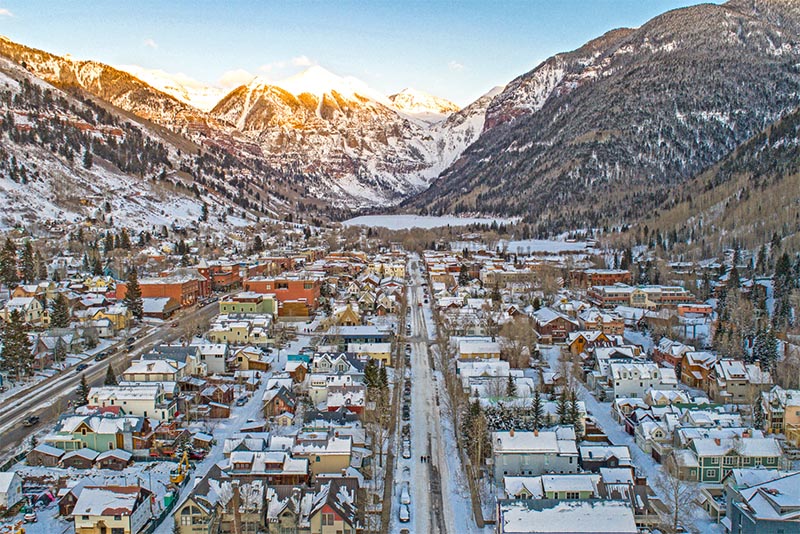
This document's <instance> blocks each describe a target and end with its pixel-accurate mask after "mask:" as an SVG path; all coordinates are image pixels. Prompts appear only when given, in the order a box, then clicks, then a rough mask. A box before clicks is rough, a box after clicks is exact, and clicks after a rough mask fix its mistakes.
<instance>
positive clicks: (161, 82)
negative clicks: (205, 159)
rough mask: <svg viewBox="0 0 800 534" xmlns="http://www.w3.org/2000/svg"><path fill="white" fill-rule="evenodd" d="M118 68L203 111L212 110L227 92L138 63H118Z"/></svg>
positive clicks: (183, 76) (180, 75)
mask: <svg viewBox="0 0 800 534" xmlns="http://www.w3.org/2000/svg"><path fill="white" fill-rule="evenodd" d="M116 68H117V69H119V70H121V71H124V72H127V73H128V74H131V75H132V76H135V77H136V78H139V79H140V80H142V81H143V82H145V83H147V84H148V85H150V86H151V87H154V88H156V89H158V90H159V91H161V92H162V93H166V94H168V95H170V96H172V97H174V98H176V99H177V100H180V101H181V102H183V103H184V104H189V105H190V106H193V107H195V108H197V109H199V110H201V111H211V109H213V108H214V106H216V105H217V102H219V101H220V100H221V99H222V97H223V96H225V92H226V91H225V90H224V89H222V88H221V87H214V86H211V85H206V84H204V83H202V82H199V81H197V80H195V79H193V78H190V77H189V76H186V75H185V74H181V73H178V74H170V73H168V72H165V71H163V70H159V69H146V68H144V67H139V66H138V65H117V66H116Z"/></svg>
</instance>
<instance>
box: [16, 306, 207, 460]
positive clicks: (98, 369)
mask: <svg viewBox="0 0 800 534" xmlns="http://www.w3.org/2000/svg"><path fill="white" fill-rule="evenodd" d="M218 310H219V304H218V303H217V302H212V303H210V304H208V305H206V306H203V307H197V308H194V309H190V310H188V311H186V312H184V313H182V314H181V315H180V316H178V317H176V318H175V319H174V320H173V321H171V322H174V321H177V322H178V323H179V325H180V323H182V322H184V321H194V320H197V319H199V320H201V321H205V320H209V319H211V318H212V317H214V315H216V313H217V311H218ZM181 330H182V329H181V328H172V327H171V326H170V324H167V323H165V324H164V326H162V327H159V328H156V329H152V330H151V331H150V332H148V333H147V334H146V335H145V336H143V337H142V338H140V339H138V340H137V341H136V343H135V344H134V345H133V349H132V350H131V351H130V352H128V351H127V350H126V349H125V348H124V346H123V347H121V350H120V347H114V349H111V350H115V349H116V352H114V353H113V354H111V355H110V356H108V357H107V358H106V359H104V360H102V361H100V362H95V361H94V359H88V360H87V361H86V363H88V364H89V368H88V369H86V370H85V371H83V373H76V372H75V371H73V370H67V371H65V372H63V373H61V374H59V375H58V376H56V377H54V378H52V379H48V380H45V381H43V382H40V383H39V384H37V385H36V386H35V387H34V388H32V389H30V390H28V391H26V393H25V395H24V396H22V397H20V398H12V399H5V400H4V401H3V402H2V403H0V458H6V457H7V456H10V455H11V453H12V451H14V450H15V449H16V448H17V447H18V446H19V445H20V444H22V443H23V442H24V441H25V440H26V439H28V438H29V437H30V436H31V435H33V434H34V433H36V432H37V431H38V430H39V429H41V428H43V427H45V426H49V425H51V424H52V423H53V421H55V420H56V419H58V416H59V415H61V414H62V413H64V412H66V411H67V408H68V402H69V401H74V400H75V398H76V391H77V389H78V385H79V384H80V380H81V374H84V375H85V376H86V381H87V382H88V383H89V385H90V386H96V385H100V384H102V383H103V380H104V379H105V376H106V370H107V368H108V364H109V363H111V365H112V366H113V367H114V369H115V370H116V372H117V373H121V372H122V371H123V370H125V369H126V368H127V367H128V364H129V363H130V361H131V360H132V359H134V358H135V357H138V356H139V355H140V354H142V353H143V352H145V351H146V350H149V349H150V348H151V347H152V346H153V345H156V344H159V343H168V342H170V341H172V340H174V339H176V338H178V337H179V336H180V333H181ZM29 415H38V416H39V417H40V419H41V420H40V422H39V423H38V424H37V425H35V426H33V427H25V426H22V420H23V419H25V418H26V417H27V416H29Z"/></svg>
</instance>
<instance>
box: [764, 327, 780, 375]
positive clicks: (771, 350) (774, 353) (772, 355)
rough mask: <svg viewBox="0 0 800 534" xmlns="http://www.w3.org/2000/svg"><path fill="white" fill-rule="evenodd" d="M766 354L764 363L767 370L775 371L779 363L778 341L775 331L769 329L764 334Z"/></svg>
mask: <svg viewBox="0 0 800 534" xmlns="http://www.w3.org/2000/svg"><path fill="white" fill-rule="evenodd" d="M764 338H765V339H764V354H763V360H762V361H763V363H764V364H765V365H766V367H767V369H769V370H774V369H775V364H776V363H777V361H778V340H777V339H776V338H775V330H774V329H772V328H768V329H767V331H766V333H765V334H764Z"/></svg>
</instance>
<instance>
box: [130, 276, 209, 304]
mask: <svg viewBox="0 0 800 534" xmlns="http://www.w3.org/2000/svg"><path fill="white" fill-rule="evenodd" d="M139 287H140V288H141V290H142V298H164V297H166V298H173V299H175V300H176V301H178V302H179V303H180V305H181V307H183V308H185V307H187V306H191V305H193V304H194V303H196V302H197V299H199V298H202V297H205V296H208V295H209V294H210V291H208V285H207V280H206V278H204V277H203V276H202V275H201V274H200V273H198V272H196V271H193V270H183V271H182V272H177V271H176V272H173V273H170V274H165V275H164V276H159V277H155V278H142V279H141V280H139ZM127 292H128V287H127V284H126V283H125V282H118V283H117V286H116V297H117V300H122V299H124V298H125V295H126V294H127Z"/></svg>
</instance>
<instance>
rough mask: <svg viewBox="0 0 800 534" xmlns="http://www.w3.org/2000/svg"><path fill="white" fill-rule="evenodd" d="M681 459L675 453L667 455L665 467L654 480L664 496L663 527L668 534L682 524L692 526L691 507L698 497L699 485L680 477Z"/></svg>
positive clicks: (676, 530)
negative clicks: (664, 512)
mask: <svg viewBox="0 0 800 534" xmlns="http://www.w3.org/2000/svg"><path fill="white" fill-rule="evenodd" d="M680 474H681V473H680V460H679V458H678V457H676V456H675V455H674V454H670V455H669V456H667V457H666V458H665V460H664V463H663V469H662V471H661V473H660V474H659V476H658V477H657V478H656V480H655V482H654V486H655V488H656V490H657V491H659V492H660V494H661V495H662V497H663V498H664V501H663V503H664V507H665V508H666V514H665V515H664V516H663V517H662V521H663V523H662V525H661V528H662V530H663V531H664V532H666V533H668V534H675V533H677V532H678V530H679V528H680V527H681V526H683V527H686V528H690V529H691V528H692V524H691V508H692V506H694V502H695V499H696V497H697V485H696V484H694V483H693V482H690V481H687V480H681V478H680Z"/></svg>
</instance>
